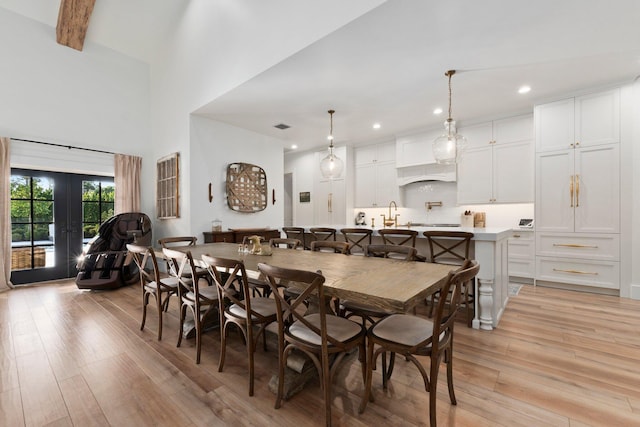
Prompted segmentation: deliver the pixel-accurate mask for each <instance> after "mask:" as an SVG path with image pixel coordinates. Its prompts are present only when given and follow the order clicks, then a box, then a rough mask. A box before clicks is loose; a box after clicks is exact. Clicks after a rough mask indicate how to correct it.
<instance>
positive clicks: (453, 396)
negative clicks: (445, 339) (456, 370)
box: [444, 349, 458, 405]
mask: <svg viewBox="0 0 640 427" xmlns="http://www.w3.org/2000/svg"><path fill="white" fill-rule="evenodd" d="M444 360H445V363H446V364H447V386H448V387H449V400H450V401H451V404H452V405H457V404H458V401H457V400H456V393H455V391H454V390H453V357H451V349H449V350H446V351H445V353H444Z"/></svg>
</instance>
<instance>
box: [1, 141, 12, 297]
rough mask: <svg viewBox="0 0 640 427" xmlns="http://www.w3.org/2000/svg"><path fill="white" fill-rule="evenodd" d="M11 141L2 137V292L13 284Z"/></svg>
mask: <svg viewBox="0 0 640 427" xmlns="http://www.w3.org/2000/svg"><path fill="white" fill-rule="evenodd" d="M10 145H11V142H10V139H9V138H5V137H0V171H2V173H1V175H2V176H1V177H0V254H1V255H0V258H1V259H0V292H2V291H6V290H7V289H11V288H13V284H12V283H11V152H10Z"/></svg>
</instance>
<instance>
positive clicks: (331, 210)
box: [327, 193, 333, 213]
mask: <svg viewBox="0 0 640 427" xmlns="http://www.w3.org/2000/svg"><path fill="white" fill-rule="evenodd" d="M332 202H333V193H329V198H328V199H327V211H328V212H329V213H332V212H333V209H332V208H333V206H332Z"/></svg>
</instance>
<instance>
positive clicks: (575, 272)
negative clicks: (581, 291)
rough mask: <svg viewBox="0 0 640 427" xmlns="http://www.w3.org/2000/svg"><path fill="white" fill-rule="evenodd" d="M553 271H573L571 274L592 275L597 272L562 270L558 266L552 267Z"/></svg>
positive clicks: (595, 274)
mask: <svg viewBox="0 0 640 427" xmlns="http://www.w3.org/2000/svg"><path fill="white" fill-rule="evenodd" d="M553 271H559V272H561V273H573V274H591V275H593V276H597V275H598V273H595V272H592V271H580V270H562V269H559V268H554V269H553Z"/></svg>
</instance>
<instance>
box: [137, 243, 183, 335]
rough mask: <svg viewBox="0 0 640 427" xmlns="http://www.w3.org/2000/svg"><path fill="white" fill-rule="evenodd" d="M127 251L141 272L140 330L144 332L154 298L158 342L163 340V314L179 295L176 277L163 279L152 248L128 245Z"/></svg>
mask: <svg viewBox="0 0 640 427" xmlns="http://www.w3.org/2000/svg"><path fill="white" fill-rule="evenodd" d="M127 251H129V253H130V254H131V256H132V257H133V262H135V264H136V266H137V267H138V271H139V272H140V289H141V290H142V322H141V324H140V330H141V331H142V330H144V325H145V322H146V320H147V305H149V299H150V298H151V297H153V299H154V301H155V305H156V308H157V310H158V341H159V340H161V339H162V317H163V312H166V311H167V309H168V308H169V298H170V297H171V295H177V293H178V279H177V278H176V277H161V276H160V269H159V268H158V260H157V258H156V253H155V252H154V250H153V248H152V247H146V246H139V245H134V244H127Z"/></svg>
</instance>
